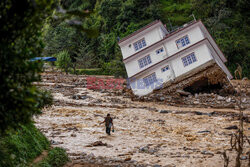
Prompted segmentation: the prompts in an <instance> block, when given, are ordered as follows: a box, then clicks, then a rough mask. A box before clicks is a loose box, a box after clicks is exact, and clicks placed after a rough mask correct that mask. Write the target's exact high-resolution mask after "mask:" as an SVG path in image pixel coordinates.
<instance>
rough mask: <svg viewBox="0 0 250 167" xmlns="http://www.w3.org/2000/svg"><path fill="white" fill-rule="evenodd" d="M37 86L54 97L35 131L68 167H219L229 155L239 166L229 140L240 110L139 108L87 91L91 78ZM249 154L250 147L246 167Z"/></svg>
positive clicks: (57, 79)
mask: <svg viewBox="0 0 250 167" xmlns="http://www.w3.org/2000/svg"><path fill="white" fill-rule="evenodd" d="M98 78H108V77H104V76H98ZM36 84H37V85H39V86H41V87H42V88H43V89H47V90H50V91H51V92H52V93H53V96H54V105H53V106H52V107H49V108H45V109H44V110H43V114H42V115H40V116H39V117H36V118H35V122H36V125H37V127H38V128H39V129H41V131H42V132H43V133H44V134H45V135H46V136H47V137H48V138H49V139H50V141H51V143H52V145H53V146H60V147H63V148H65V149H66V150H67V152H68V154H69V156H70V157H71V159H72V162H71V163H69V164H67V166H75V167H76V166H155V167H159V166H168V167H172V166H176V167H184V166H186V167H205V166H209V167H210V166H216V167H217V166H218V167H220V166H224V160H223V156H222V154H221V153H222V152H224V151H225V150H227V155H228V156H229V157H230V163H229V166H235V152H234V151H230V148H231V146H230V139H231V134H232V133H235V132H237V129H236V128H237V127H239V123H238V116H237V114H238V111H237V110H234V109H223V108H220V109H214V108H196V107H195V106H193V107H189V108H187V107H175V106H168V105H167V104H158V103H156V102H138V101H137V102H135V101H131V99H130V98H129V97H126V96H124V95H123V94H122V90H112V89H111V90H99V91H96V90H89V89H87V88H86V76H73V75H63V74H60V73H47V74H43V82H42V83H36ZM118 94H120V95H118ZM107 113H110V114H111V116H112V117H113V118H114V126H115V131H114V133H112V134H111V136H107V135H106V134H105V127H104V125H99V123H100V122H102V121H103V120H104V117H105V116H106V114H107ZM249 115H250V109H246V110H245V111H244V117H245V122H244V130H245V131H244V133H245V135H246V136H248V137H249V138H250V125H249V121H248V119H249ZM230 126H233V127H231V128H229V129H225V128H228V127H230ZM248 151H250V146H249V144H247V143H245V146H244V153H243V155H242V157H241V159H242V160H241V162H242V164H243V166H248V161H249V158H248V156H247V152H248Z"/></svg>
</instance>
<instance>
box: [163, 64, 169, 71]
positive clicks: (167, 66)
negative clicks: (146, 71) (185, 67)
mask: <svg viewBox="0 0 250 167" xmlns="http://www.w3.org/2000/svg"><path fill="white" fill-rule="evenodd" d="M166 68H167V69H166ZM163 69H164V70H165V71H164V70H163ZM169 69H170V68H169V65H166V66H165V67H162V68H161V72H166V71H168V70H169Z"/></svg>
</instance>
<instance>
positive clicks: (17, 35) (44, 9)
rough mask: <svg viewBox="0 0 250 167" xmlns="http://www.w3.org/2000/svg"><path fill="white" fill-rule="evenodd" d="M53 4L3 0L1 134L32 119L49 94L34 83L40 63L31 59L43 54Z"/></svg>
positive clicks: (45, 0) (0, 5) (0, 13)
mask: <svg viewBox="0 0 250 167" xmlns="http://www.w3.org/2000/svg"><path fill="white" fill-rule="evenodd" d="M53 4H54V2H53V0H43V1H29V0H22V1H17V0H7V1H0V16H1V17H0V25H1V26H0V36H1V38H0V55H1V56H0V65H1V68H0V81H1V85H0V92H1V94H0V134H1V133H2V132H4V131H6V129H8V128H17V127H18V126H19V123H27V122H30V120H31V118H32V116H33V115H35V114H39V113H40V108H41V107H43V106H44V105H45V102H47V100H46V98H47V97H46V96H47V95H46V93H41V92H40V91H39V90H38V89H37V88H36V87H34V86H32V82H35V81H39V80H40V76H39V75H38V73H39V72H41V69H42V68H41V64H39V63H37V62H30V61H29V59H30V58H33V57H36V56H40V55H41V52H42V48H43V43H42V36H41V34H42V32H41V29H42V27H43V23H44V20H45V19H46V18H47V17H48V16H49V15H51V13H52V10H53Z"/></svg>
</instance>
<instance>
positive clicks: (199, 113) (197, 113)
mask: <svg viewBox="0 0 250 167" xmlns="http://www.w3.org/2000/svg"><path fill="white" fill-rule="evenodd" d="M194 113H195V114H196V115H204V114H203V113H202V112H199V111H195V112H194Z"/></svg>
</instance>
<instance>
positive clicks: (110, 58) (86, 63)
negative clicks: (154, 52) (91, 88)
mask: <svg viewBox="0 0 250 167" xmlns="http://www.w3.org/2000/svg"><path fill="white" fill-rule="evenodd" d="M158 2H159V1H158V0H151V1H144V0H137V1H135V0H128V1H123V0H102V1H80V0H76V1H72V0H63V1H62V2H61V5H62V6H63V7H64V8H65V9H70V10H76V9H78V10H87V9H88V10H90V11H94V12H93V13H92V14H91V15H90V16H89V17H88V18H85V19H84V20H83V26H84V27H88V28H90V29H97V30H98V31H99V36H98V37H97V38H89V37H88V36H87V35H86V34H85V33H82V32H81V31H80V30H78V29H76V30H72V28H70V27H68V26H67V23H66V22H65V21H61V22H53V21H51V22H49V28H47V29H46V31H44V33H45V42H46V47H45V52H44V54H45V55H47V56H49V55H53V54H56V53H58V52H61V51H62V50H66V51H68V53H69V54H70V57H71V60H72V67H73V68H74V69H76V68H80V69H81V68H84V69H88V68H102V69H103V70H104V71H105V72H104V73H105V74H106V75H116V76H125V75H124V74H125V73H126V71H125V68H124V65H123V63H122V55H121V51H120V48H119V46H118V44H117V42H118V37H119V38H122V37H124V36H125V35H127V34H129V33H131V32H133V31H135V30H137V29H138V28H141V27H142V26H144V25H146V24H148V23H150V22H151V21H153V20H155V19H159V18H160V10H155V9H156V8H159V3H158ZM52 20H53V19H52ZM46 27H47V25H46ZM112 68H117V69H119V70H116V69H112ZM75 71H79V70H75ZM118 73H119V74H118Z"/></svg>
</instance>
